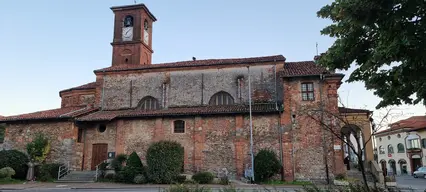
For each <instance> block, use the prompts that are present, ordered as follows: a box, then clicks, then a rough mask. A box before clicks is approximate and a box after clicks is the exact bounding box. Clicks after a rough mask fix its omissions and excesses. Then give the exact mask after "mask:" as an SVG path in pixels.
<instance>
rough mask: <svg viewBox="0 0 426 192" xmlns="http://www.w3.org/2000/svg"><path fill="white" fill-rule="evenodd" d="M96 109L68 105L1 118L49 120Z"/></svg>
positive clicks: (69, 116) (4, 120)
mask: <svg viewBox="0 0 426 192" xmlns="http://www.w3.org/2000/svg"><path fill="white" fill-rule="evenodd" d="M94 110H96V109H93V108H87V107H66V108H58V109H50V110H45V111H38V112H34V113H27V114H21V115H15V116H8V117H3V118H0V123H1V122H11V121H23V120H48V119H68V118H72V117H78V116H80V115H83V114H87V113H90V112H92V111H94Z"/></svg>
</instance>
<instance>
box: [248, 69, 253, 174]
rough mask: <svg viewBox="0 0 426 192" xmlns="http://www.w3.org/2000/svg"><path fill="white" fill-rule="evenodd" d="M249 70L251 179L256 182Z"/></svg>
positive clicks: (249, 76)
mask: <svg viewBox="0 0 426 192" xmlns="http://www.w3.org/2000/svg"><path fill="white" fill-rule="evenodd" d="M247 69H248V79H249V86H248V87H249V113H250V155H251V179H252V181H253V182H254V156H253V118H252V114H251V75H250V66H247Z"/></svg>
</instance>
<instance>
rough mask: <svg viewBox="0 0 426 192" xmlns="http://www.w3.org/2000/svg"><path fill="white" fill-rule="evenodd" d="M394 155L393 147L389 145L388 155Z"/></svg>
mask: <svg viewBox="0 0 426 192" xmlns="http://www.w3.org/2000/svg"><path fill="white" fill-rule="evenodd" d="M391 153H393V146H392V145H388V154H391Z"/></svg>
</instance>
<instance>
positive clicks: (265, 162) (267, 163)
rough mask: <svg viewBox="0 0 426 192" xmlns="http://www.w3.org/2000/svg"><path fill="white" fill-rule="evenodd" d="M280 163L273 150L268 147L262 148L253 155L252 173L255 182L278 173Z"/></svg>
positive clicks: (265, 179) (262, 180)
mask: <svg viewBox="0 0 426 192" xmlns="http://www.w3.org/2000/svg"><path fill="white" fill-rule="evenodd" d="M280 170H281V163H280V161H279V160H278V158H277V156H276V155H275V152H274V151H272V150H269V149H262V150H260V151H259V152H258V153H257V154H256V157H254V173H255V174H254V175H255V180H256V182H264V181H267V180H268V179H269V178H271V177H272V176H274V175H275V174H277V173H279V172H280Z"/></svg>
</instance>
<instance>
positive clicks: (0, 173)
mask: <svg viewBox="0 0 426 192" xmlns="http://www.w3.org/2000/svg"><path fill="white" fill-rule="evenodd" d="M14 175H15V170H13V169H12V168H11V167H4V168H1V169H0V179H11V178H12V176H14Z"/></svg>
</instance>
